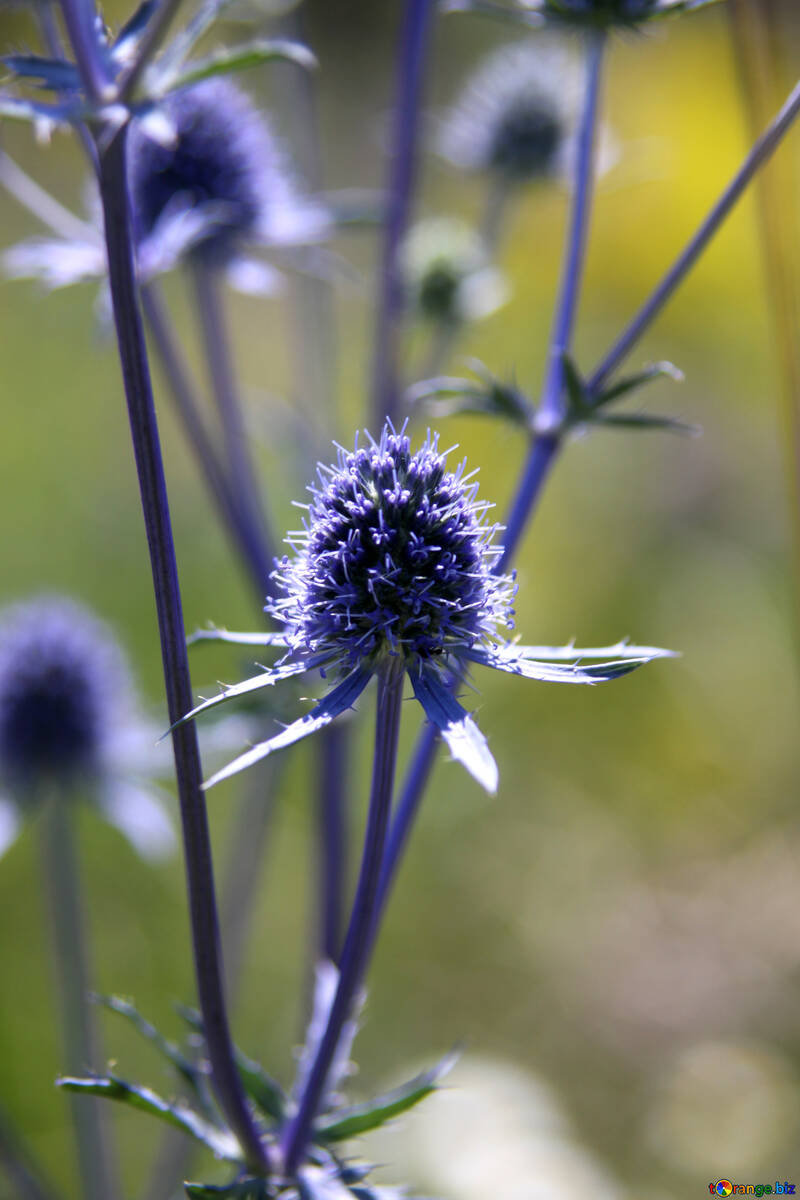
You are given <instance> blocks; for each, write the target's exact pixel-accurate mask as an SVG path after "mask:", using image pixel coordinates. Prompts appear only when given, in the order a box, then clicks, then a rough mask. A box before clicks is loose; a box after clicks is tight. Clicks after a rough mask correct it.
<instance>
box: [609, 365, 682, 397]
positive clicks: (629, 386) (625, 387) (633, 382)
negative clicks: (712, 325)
mask: <svg viewBox="0 0 800 1200" xmlns="http://www.w3.org/2000/svg"><path fill="white" fill-rule="evenodd" d="M655 379H673V380H674V381H675V382H676V383H683V380H684V375H683V371H681V370H679V368H678V367H676V366H675V365H674V363H671V362H657V363H650V364H649V366H647V367H645V368H644V369H643V370H641V371H637V372H636V374H635V375H629V376H627V377H626V378H625V379H620V380H619V382H618V383H613V384H612V385H611V387H608V388H605V389H604V390H603V391H602V392H600V393H599V395H597V396H595V397H594V398H593V399H592V401H591V403H592V405H593V407H594V408H602V407H603V406H604V405H606V404H610V403H611V402H612V401H613V400H619V398H620V396H626V395H627V394H628V393H629V392H633V391H635V390H636V389H637V388H640V387H644V386H645V385H646V384H648V383H652V382H653V380H655Z"/></svg>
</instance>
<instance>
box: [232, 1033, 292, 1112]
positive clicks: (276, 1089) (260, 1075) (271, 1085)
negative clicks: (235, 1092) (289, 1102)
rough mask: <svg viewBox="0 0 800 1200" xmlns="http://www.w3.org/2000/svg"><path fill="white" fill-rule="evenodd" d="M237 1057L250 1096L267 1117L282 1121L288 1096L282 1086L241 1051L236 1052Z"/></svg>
mask: <svg viewBox="0 0 800 1200" xmlns="http://www.w3.org/2000/svg"><path fill="white" fill-rule="evenodd" d="M235 1057H236V1066H237V1067H238V1068H239V1074H240V1076H241V1078H242V1084H243V1085H244V1089H245V1091H246V1092H247V1094H248V1096H249V1097H250V1098H251V1100H253V1101H254V1102H255V1103H256V1104H257V1105H258V1107H259V1108H260V1109H261V1111H262V1112H263V1113H265V1114H266V1116H268V1117H272V1119H273V1120H274V1121H282V1120H283V1118H284V1117H285V1115H286V1094H285V1093H284V1091H283V1088H282V1087H281V1085H280V1084H279V1083H277V1082H276V1081H275V1080H274V1079H273V1078H272V1076H270V1075H268V1074H267V1073H266V1071H265V1070H264V1068H263V1067H262V1066H261V1064H260V1063H257V1062H254V1061H253V1059H250V1058H247V1057H246V1055H244V1054H242V1052H241V1050H237V1051H236V1055H235Z"/></svg>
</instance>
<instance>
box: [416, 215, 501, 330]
mask: <svg viewBox="0 0 800 1200" xmlns="http://www.w3.org/2000/svg"><path fill="white" fill-rule="evenodd" d="M401 265H402V269H403V277H404V282H405V287H406V296H407V304H408V307H409V308H410V310H411V311H412V312H413V313H415V315H417V316H418V317H420V318H421V319H422V320H424V321H435V322H440V323H443V324H447V325H458V324H461V322H464V321H477V320H480V319H481V318H483V317H488V316H489V315H490V314H491V313H493V312H495V311H496V310H497V309H498V308H500V307H501V305H502V304H504V303H505V300H506V298H507V294H508V289H507V287H506V284H505V281H504V279H503V276H502V275H501V274H500V272H499V271H498V270H497V269H496V268H494V267H492V266H491V265H490V264H489V262H488V261H487V255H486V249H485V247H484V245H483V242H482V240H481V238H480V237H479V236H478V234H477V233H476V232H475V231H474V230H473V229H471V228H470V227H469V226H468V225H466V224H464V222H463V221H459V220H457V219H455V218H452V217H433V218H430V219H428V220H425V221H420V222H419V223H418V224H417V225H415V226H414V228H413V229H412V230H411V232H410V233H409V235H408V237H407V238H406V241H405V243H404V245H403V251H402V256H401Z"/></svg>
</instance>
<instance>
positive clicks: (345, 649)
mask: <svg viewBox="0 0 800 1200" xmlns="http://www.w3.org/2000/svg"><path fill="white" fill-rule="evenodd" d="M446 458H447V454H446V453H442V452H441V451H440V450H439V446H438V439H437V438H436V437H432V436H431V435H430V433H429V434H428V437H427V439H426V441H425V442H424V443H423V445H422V446H421V448H420V449H419V450H417V451H416V452H412V450H411V444H410V441H409V438H408V437H407V436H406V434H405V432H402V431H401V432H400V433H396V432H395V431H394V430H393V429H392V428H391V427H390V426H388V425H387V426H386V427H385V428H384V430H383V433H382V434H381V438H380V440H379V441H377V442H376V441H374V440H373V439H372V438H369V439H368V443H367V444H366V445H359V444H358V440H357V441H356V446H355V449H354V450H352V451H348V450H344V449H342V448H339V453H338V459H337V463H336V465H335V466H332V467H321V468H320V471H319V483H318V486H316V487H312V488H310V492H311V497H312V501H311V503H310V504H309V505H308V506H307V508H308V515H307V518H306V520H305V522H304V528H303V529H302V530H301V531H299V532H296V533H294V534H291V535H290V536H289V537H288V538H287V542H288V544H289V545H290V546H291V547H292V548H293V550H294V555H293V556H292V557H289V556H285V557H284V558H283V559H282V560H281V561H280V562H279V563H278V564H277V569H276V570H275V572H274V573H273V579H274V581H275V584H276V592H277V595H276V597H275V598H273V599H272V600H271V601H270V602H269V603H268V604H267V606H266V611H267V612H268V613H269V614H270V615H271V616H272V617H274V618H275V620H276V621H278V622H279V623H280V624H282V625H283V627H284V628H283V632H281V633H278V634H237V633H225V632H222V631H216V630H211V631H207V632H205V633H201V634H199V635H196V637H197V638H198V639H201V638H216V639H219V640H223V641H231V642H236V643H238V644H250V645H271V646H280V647H283V648H284V649H285V650H286V651H287V653H286V655H285V657H284V658H283V659H282V660H281V661H280V662H279V663H278V664H277V665H276V666H275V667H273V668H271V669H265V670H264V671H263V672H262V673H261V674H260V675H257V676H255V677H254V678H252V679H248V680H246V681H245V682H244V683H240V684H236V685H234V686H232V687H229V688H225V689H224V690H223V692H222V693H221V694H220V695H218V696H215V697H213V698H211V699H210V700H206V701H204V702H203V703H202V704H200V705H199V706H198V707H197V708H195V709H194V710H193V711H192V712H191V713H188V714H187V715H186V717H185V718H184V720H188V719H190V718H191V717H194V716H196V715H197V713H199V712H202V711H204V710H206V709H208V708H212V707H214V706H215V705H217V704H220V703H223V702H225V701H227V700H230V699H232V698H234V697H236V696H240V695H243V694H246V693H249V692H252V691H256V690H258V689H259V688H263V687H269V686H271V685H272V684H274V683H277V682H278V681H280V680H282V679H287V678H289V677H291V676H294V675H299V674H302V673H303V672H305V671H309V670H312V669H320V670H321V671H322V673H323V674H326V673H328V672H333V673H334V675H335V676H336V677H337V679H338V680H339V681H338V682H337V684H336V686H335V687H333V689H332V690H331V691H330V692H329V693H328V694H327V695H326V696H325V697H324V698H323V699H322V700H320V701H319V702H318V703H317V704H316V705H315V707H314V708H313V709H312V710H311V712H310V713H308V714H307V715H306V716H304V717H302V718H301V719H300V720H298V721H295V722H294V724H292V725H289V726H288V728H286V729H284V730H282V731H281V732H280V733H278V734H277V735H276V736H274V737H272V738H269V739H268V740H267V741H264V742H261V743H260V744H259V745H257V746H255V747H253V748H252V749H251V750H249V751H247V753H245V754H243V755H241V756H240V757H239V758H237V759H235V760H234V762H232V763H230V764H229V765H228V766H227V767H224V768H223V769H222V770H221V771H219V772H217V774H216V775H214V776H213V778H212V779H211V780H210V781H209V784H208V785H207V786H211V785H212V784H214V783H217V782H219V781H220V780H221V779H225V778H227V777H228V776H230V775H233V774H235V773H236V772H237V771H240V770H243V769H244V768H245V767H248V766H250V765H252V764H253V763H255V762H258V761H259V760H260V759H262V758H264V757H266V755H268V754H271V753H272V752H273V751H275V750H279V749H282V748H283V747H285V746H288V745H291V744H292V743H293V742H296V741H298V740H299V739H300V738H303V737H306V736H308V735H309V734H311V733H314V732H315V731H316V730H318V729H321V728H322V727H323V726H325V725H327V724H328V723H329V722H330V721H332V720H333V719H334V718H335V717H336V716H338V715H339V714H340V713H342V712H344V711H345V710H346V709H348V708H350V707H351V706H352V705H353V704H354V703H355V701H356V700H357V699H358V697H359V696H360V695H361V693H362V692H363V691H364V688H365V687H366V686H367V683H368V682H369V680H370V679H371V677H372V676H373V675H374V674H375V673H376V672H377V671H378V669H379V668H380V666H381V664H382V662H384V661H385V657H386V656H387V655H391V656H397V657H399V658H400V660H401V661H402V665H403V668H404V670H405V672H406V674H407V675H408V677H409V679H410V681H411V685H412V688H413V691H414V695H415V696H416V698H417V700H418V701H419V703H420V704H421V705H422V708H423V709H424V711H425V714H426V716H427V718H428V720H430V721H431V722H432V723H433V724H434V725H435V726H436V727H437V728H438V729H439V730H440V732H441V734H442V737H443V738H444V740H445V741H446V743H447V745H448V746H449V748H450V751H451V753H452V754H453V757H454V758H455V759H457V760H458V761H460V762H461V763H463V765H464V766H465V767H466V768H467V770H468V771H470V773H471V774H472V775H473V776H474V777H475V778H476V779H477V780H478V781H479V782H480V783H481V784H483V786H484V787H486V788H487V790H489V791H495V790H496V787H497V778H498V772H497V766H496V764H495V761H494V758H493V757H492V755H491V753H490V751H489V747H488V745H487V743H486V739H485V738H484V737H483V735H482V734H481V732H480V730H479V729H478V727H477V725H476V724H475V722H474V721H473V720H472V717H471V716H470V715H469V714H468V713H467V712H466V711H465V710H464V709H463V708H462V706H461V705H460V704H459V702H458V700H457V699H456V698H455V696H454V695H453V692H452V688H453V686H454V684H455V683H456V681H457V680H458V679H459V678H460V676H461V674H462V673H463V672H464V671H465V670H467V669H468V668H470V667H471V666H473V665H476V664H477V665H482V666H488V667H494V668H496V669H498V670H501V671H507V672H510V673H512V674H515V675H523V676H526V677H527V678H532V679H546V680H554V681H557V682H565V683H596V682H599V681H603V680H607V679H613V678H616V677H617V676H618V675H622V674H625V673H626V672H628V671H630V670H632V669H633V668H634V667H635V666H638V665H639V664H640V663H642V662H646V661H649V660H650V659H652V658H655V657H659V656H661V655H664V654H665V653H667V652H666V651H662V650H657V649H654V648H650V647H637V646H630V645H628V644H626V643H620V644H619V645H617V646H613V647H607V648H603V649H600V650H578V649H576V648H575V647H574V646H567V647H556V648H553V647H543V646H539V647H526V646H519V645H516V644H511V643H509V642H507V641H505V640H503V639H501V638H500V636H499V634H498V628H499V627H500V626H504V625H505V626H510V625H511V624H512V616H513V612H512V607H511V604H512V599H513V596H514V593H515V590H516V589H515V583H514V580H513V578H512V577H511V576H509V575H502V574H498V573H497V572H496V570H495V568H496V566H497V564H498V561H499V559H500V556H501V553H502V549H501V547H500V546H499V545H498V544H497V543H496V541H495V536H496V533H497V531H498V526H497V525H494V524H491V523H490V522H488V521H487V519H486V511H487V509H488V507H489V505H487V504H485V503H483V502H481V501H479V500H478V499H477V488H478V485H477V483H476V482H475V481H474V478H473V476H474V472H471V473H469V474H468V473H466V470H465V464H464V463H463V462H462V463H460V464H459V466H458V467H457V468H456V469H455V470H454V471H449V470H448V469H447V465H446ZM586 658H588V659H592V658H595V659H601V658H604V659H610V660H611V661H607V662H604V663H602V664H598V665H584V664H583V663H582V662H581V660H582V659H586ZM548 660H550V661H548Z"/></svg>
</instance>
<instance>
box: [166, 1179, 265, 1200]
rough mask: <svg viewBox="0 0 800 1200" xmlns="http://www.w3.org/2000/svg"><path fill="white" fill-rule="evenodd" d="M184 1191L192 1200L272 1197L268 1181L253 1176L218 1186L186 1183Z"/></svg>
mask: <svg viewBox="0 0 800 1200" xmlns="http://www.w3.org/2000/svg"><path fill="white" fill-rule="evenodd" d="M183 1189H184V1191H185V1192H186V1195H187V1196H189V1197H190V1198H191V1200H267V1197H268V1196H269V1195H270V1192H269V1190H268V1186H267V1183H266V1180H264V1179H255V1178H253V1177H252V1176H251V1177H249V1178H247V1179H237V1180H236V1181H235V1182H234V1183H227V1184H225V1183H223V1184H220V1185H217V1186H215V1185H214V1184H211V1183H184V1185H183Z"/></svg>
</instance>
